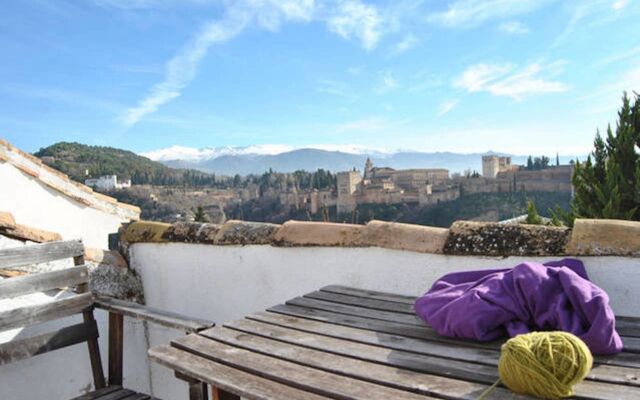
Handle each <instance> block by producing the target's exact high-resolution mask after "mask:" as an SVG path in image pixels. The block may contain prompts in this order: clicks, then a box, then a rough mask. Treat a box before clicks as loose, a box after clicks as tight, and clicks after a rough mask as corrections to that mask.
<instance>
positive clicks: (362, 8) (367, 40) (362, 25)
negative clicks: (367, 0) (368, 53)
mask: <svg viewBox="0 0 640 400" xmlns="http://www.w3.org/2000/svg"><path fill="white" fill-rule="evenodd" d="M330 14H331V15H330V16H329V18H328V19H327V25H328V27H329V30H331V31H333V32H335V33H337V34H338V35H340V36H342V37H343V38H345V39H354V38H355V39H357V40H359V41H360V42H361V43H362V46H363V47H364V48H365V49H366V50H372V49H374V48H375V47H376V46H377V44H378V41H379V40H380V36H381V28H382V18H381V17H380V15H379V13H378V9H377V8H376V7H375V6H373V5H369V4H364V3H362V2H361V1H360V0H343V1H340V2H339V3H338V5H337V7H336V8H335V10H334V11H333V12H331V13H330Z"/></svg>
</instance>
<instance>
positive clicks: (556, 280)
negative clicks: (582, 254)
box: [415, 259, 622, 354]
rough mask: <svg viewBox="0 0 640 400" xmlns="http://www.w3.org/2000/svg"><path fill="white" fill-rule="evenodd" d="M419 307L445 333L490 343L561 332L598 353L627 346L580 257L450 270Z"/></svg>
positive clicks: (423, 298) (427, 294)
mask: <svg viewBox="0 0 640 400" xmlns="http://www.w3.org/2000/svg"><path fill="white" fill-rule="evenodd" d="M415 311H416V313H417V314H418V316H420V317H421V318H422V319H423V320H425V321H426V322H427V323H428V324H429V325H431V326H432V327H433V329H435V330H436V332H438V333H439V334H441V335H444V336H453V337H458V338H465V339H474V340H481V341H488V340H494V339H498V338H500V337H504V336H505V335H509V336H515V335H519V334H521V333H527V332H531V331H549V330H561V331H566V332H571V333H573V334H575V335H576V336H578V337H579V338H581V339H582V340H583V341H584V342H585V343H586V344H587V346H589V349H590V350H591V352H592V353H594V354H613V353H618V352H620V351H621V350H622V340H620V336H619V335H618V333H617V332H616V329H615V315H614V314H613V310H612V309H611V307H610V306H609V297H608V296H607V294H606V293H605V291H604V290H602V289H600V288H599V287H598V286H596V285H594V284H593V283H591V282H590V281H589V278H588V277H587V272H586V270H585V268H584V266H583V265H582V262H580V261H579V260H575V259H564V260H560V261H553V262H548V263H545V264H539V263H535V262H526V263H522V264H519V265H517V266H515V267H513V268H508V269H494V270H481V271H469V272H456V273H452V274H448V275H445V276H444V277H442V278H440V279H439V280H438V281H436V282H435V283H434V284H433V286H432V287H431V289H430V290H429V291H428V292H427V293H426V294H425V295H424V296H422V297H420V298H418V300H416V303H415Z"/></svg>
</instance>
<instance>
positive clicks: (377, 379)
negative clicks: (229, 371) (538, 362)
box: [200, 321, 522, 400]
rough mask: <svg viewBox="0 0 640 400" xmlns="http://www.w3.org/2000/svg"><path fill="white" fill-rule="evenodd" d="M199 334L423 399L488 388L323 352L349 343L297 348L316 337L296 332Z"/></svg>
mask: <svg viewBox="0 0 640 400" xmlns="http://www.w3.org/2000/svg"><path fill="white" fill-rule="evenodd" d="M238 322H239V321H238ZM253 324H257V325H260V324H258V323H256V322H253ZM272 327H273V326H272ZM245 328H248V329H252V328H251V327H246V326H245ZM273 328H276V332H271V333H273V336H272V337H275V338H279V339H283V338H284V337H283V336H281V335H280V333H282V331H280V332H278V331H277V327H273ZM281 329H282V328H281ZM252 330H256V331H260V329H259V328H255V327H254V329H252ZM294 332H295V331H294ZM200 334H201V335H203V336H206V337H209V338H212V339H215V340H218V341H221V342H223V343H226V344H229V345H231V346H235V347H240V348H244V349H247V350H251V351H255V352H258V353H262V354H266V355H271V356H276V357H278V358H281V359H283V360H287V361H293V362H296V363H299V364H303V365H306V366H310V367H313V368H320V369H323V370H326V371H329V372H335V373H339V374H341V375H346V376H351V377H353V378H357V379H364V380H367V381H370V382H373V383H378V384H382V385H385V386H390V387H396V388H399V389H403V390H409V391H414V392H417V393H422V394H426V395H434V396H438V397H440V396H454V397H456V398H460V399H469V400H475V399H477V398H478V396H479V395H480V394H481V393H483V392H484V391H485V390H486V389H487V388H488V387H489V386H490V385H488V384H479V383H474V382H470V381H465V380H462V379H451V378H449V377H443V376H436V375H433V374H425V373H421V372H416V371H412V370H408V369H400V368H396V367H394V366H392V365H389V363H387V362H386V359H385V355H382V357H379V358H378V360H377V361H379V362H377V363H376V362H367V361H363V360H361V359H357V358H352V357H349V356H343V355H336V354H333V353H331V352H327V351H324V350H326V349H327V348H329V349H337V348H340V350H343V348H342V347H341V346H345V345H346V346H348V345H349V342H346V341H341V340H337V339H330V338H327V337H320V338H321V339H320V340H322V338H324V339H329V340H333V341H335V342H334V343H331V342H329V343H326V346H314V345H313V344H310V345H309V346H303V345H297V344H299V343H300V342H302V343H305V344H309V343H308V342H309V341H310V340H311V339H318V338H317V337H316V338H314V337H312V336H314V335H309V334H302V333H300V332H298V334H299V335H300V336H298V337H297V338H295V339H293V340H286V341H285V340H283V341H279V340H273V339H271V338H270V337H269V335H268V332H265V331H261V332H259V333H258V334H255V335H254V334H252V333H249V332H247V331H246V330H245V331H238V330H235V329H230V328H226V327H220V328H213V329H208V330H206V331H203V332H201V333H200ZM285 335H286V333H285ZM294 341H295V342H296V345H293V343H292V342H294ZM351 344H355V343H351ZM368 347H369V349H368V350H369V351H371V350H372V349H373V348H374V346H368ZM379 350H382V349H379ZM346 353H350V354H349V355H352V354H351V352H343V351H341V354H346ZM384 353H386V356H389V357H393V354H392V353H391V354H390V352H389V351H386V352H384ZM425 362H426V360H425ZM436 371H437V370H436ZM439 372H441V374H442V375H447V374H446V373H445V372H443V371H439ZM492 379H493V381H492V382H494V381H495V380H497V379H498V378H497V375H496V374H495V373H494V374H493V375H492ZM491 398H492V399H516V398H518V399H522V396H516V395H514V394H513V393H512V392H510V391H508V390H506V389H503V388H498V389H496V390H495V391H494V392H493V393H492V395H491Z"/></svg>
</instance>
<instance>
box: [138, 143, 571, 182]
mask: <svg viewBox="0 0 640 400" xmlns="http://www.w3.org/2000/svg"><path fill="white" fill-rule="evenodd" d="M140 155H142V156H145V157H148V158H150V159H152V160H154V161H158V162H161V163H163V164H164V165H166V166H169V167H172V168H188V169H196V170H200V171H204V172H213V173H216V174H219V175H235V174H240V175H247V174H261V173H263V172H265V171H268V170H269V169H272V170H274V171H278V172H293V171H295V170H307V171H315V170H317V169H319V168H323V169H325V170H330V171H332V172H338V171H347V170H351V169H353V168H356V169H359V170H362V168H363V167H364V163H365V161H366V159H367V157H370V158H371V161H372V162H373V164H374V165H376V166H384V167H391V168H395V169H408V168H446V169H448V170H449V171H450V172H452V173H453V172H463V171H465V170H476V171H482V156H483V155H505V156H511V157H512V163H514V164H526V162H527V157H528V155H524V156H523V155H512V154H506V153H495V152H491V151H489V152H485V153H453V152H419V151H409V150H397V151H386V150H379V149H367V148H363V147H358V146H340V147H339V146H314V147H303V148H293V147H290V146H284V145H263V146H247V147H216V148H203V149H195V148H189V147H181V146H173V147H169V148H165V149H160V150H155V151H150V152H146V153H141V154H140ZM532 156H534V157H536V156H540V155H536V154H532ZM547 156H548V157H549V158H551V160H552V163H553V162H554V161H555V155H547ZM579 158H583V157H579ZM575 159H576V156H573V155H571V156H566V155H564V156H560V163H562V164H566V163H568V162H569V161H570V160H575Z"/></svg>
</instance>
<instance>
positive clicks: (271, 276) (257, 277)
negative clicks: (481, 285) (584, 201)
mask: <svg viewBox="0 0 640 400" xmlns="http://www.w3.org/2000/svg"><path fill="white" fill-rule="evenodd" d="M533 259H534V260H549V259H551V258H537V259H536V258H533ZM525 260H532V258H520V257H509V258H499V259H498V258H482V257H455V256H445V255H435V254H421V253H414V252H405V251H397V250H387V249H381V248H327V247H289V248H286V247H271V246H244V247H241V246H213V245H194V244H180V243H167V244H151V243H141V244H134V245H133V246H132V247H131V267H132V268H134V269H135V270H137V271H138V272H139V273H140V274H141V276H142V282H143V285H144V291H145V297H146V300H147V304H149V305H151V306H154V307H160V308H164V309H168V310H171V311H176V312H180V313H183V314H187V315H191V316H195V317H202V318H208V319H211V320H213V321H215V322H216V323H221V322H225V321H229V320H233V319H237V318H241V317H243V316H244V315H247V314H250V313H253V312H256V311H261V310H264V309H265V308H267V307H269V306H272V305H275V304H279V303H282V302H284V301H285V300H287V299H290V298H293V297H295V296H299V295H302V294H305V293H308V292H311V291H313V290H317V289H319V288H320V287H322V286H325V285H330V284H341V285H349V286H355V287H360V288H366V289H374V290H383V291H389V292H396V293H402V294H410V295H419V294H422V293H423V292H425V291H426V290H427V289H428V288H429V287H430V285H431V284H432V283H433V282H434V281H435V280H436V279H437V278H439V277H440V276H442V275H443V274H445V273H449V272H453V271H461V270H468V269H480V268H495V267H505V266H513V265H515V264H517V263H519V262H521V261H525ZM582 260H583V262H584V263H585V265H586V267H587V270H588V273H589V275H590V277H591V279H592V280H593V281H594V282H595V283H596V284H598V285H599V286H601V287H602V288H603V289H605V290H606V291H607V292H608V293H609V295H610V297H611V304H612V306H613V308H614V311H615V312H616V313H617V314H619V315H633V316H640V307H638V305H639V302H638V300H637V297H636V296H635V295H634V292H633V291H634V288H638V287H640V259H639V258H623V257H584V258H582ZM180 334H181V333H180V332H176V331H174V332H171V331H168V330H162V331H159V330H156V329H153V328H151V329H150V332H149V337H150V343H151V345H159V344H164V343H167V342H168V341H169V340H170V339H171V338H172V337H175V336H177V335H180ZM151 373H152V374H151V385H152V390H153V394H154V395H156V396H158V397H161V398H167V399H186V398H187V397H186V386H185V385H184V384H182V383H180V381H178V380H176V379H175V378H174V377H173V372H172V371H169V370H168V369H167V368H165V367H161V366H158V365H152V369H151Z"/></svg>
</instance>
